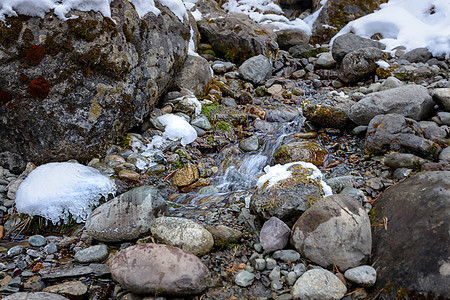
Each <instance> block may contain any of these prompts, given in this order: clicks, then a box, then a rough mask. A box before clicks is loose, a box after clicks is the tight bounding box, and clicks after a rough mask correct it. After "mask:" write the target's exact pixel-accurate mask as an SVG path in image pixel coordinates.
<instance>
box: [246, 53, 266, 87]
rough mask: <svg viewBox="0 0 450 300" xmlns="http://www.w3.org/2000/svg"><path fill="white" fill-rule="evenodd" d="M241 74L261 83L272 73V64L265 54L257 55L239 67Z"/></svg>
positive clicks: (253, 81) (248, 79) (255, 82)
mask: <svg viewBox="0 0 450 300" xmlns="http://www.w3.org/2000/svg"><path fill="white" fill-rule="evenodd" d="M239 75H240V76H241V77H242V78H243V79H244V80H247V81H250V82H251V83H253V84H259V83H260V82H261V81H263V80H264V79H268V78H270V76H271V75H272V64H271V63H270V60H269V59H268V58H267V57H266V56H264V55H261V54H260V55H257V56H254V57H251V58H249V59H247V60H246V61H244V63H243V64H242V65H241V66H240V67H239Z"/></svg>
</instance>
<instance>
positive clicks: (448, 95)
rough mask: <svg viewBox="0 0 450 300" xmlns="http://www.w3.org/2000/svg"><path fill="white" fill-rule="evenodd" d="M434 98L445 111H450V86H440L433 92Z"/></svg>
mask: <svg viewBox="0 0 450 300" xmlns="http://www.w3.org/2000/svg"><path fill="white" fill-rule="evenodd" d="M431 95H432V96H433V100H434V101H435V102H436V103H437V104H438V105H439V106H440V107H441V108H442V109H443V110H445V111H450V88H438V89H434V90H433V91H432V92H431Z"/></svg>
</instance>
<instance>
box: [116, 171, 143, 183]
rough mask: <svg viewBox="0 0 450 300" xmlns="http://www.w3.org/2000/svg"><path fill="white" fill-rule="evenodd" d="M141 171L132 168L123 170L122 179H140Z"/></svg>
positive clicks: (120, 173) (120, 174) (120, 175)
mask: <svg viewBox="0 0 450 300" xmlns="http://www.w3.org/2000/svg"><path fill="white" fill-rule="evenodd" d="M139 176H140V175H139V173H138V172H135V171H131V170H122V171H120V172H119V177H120V179H125V180H131V181H135V180H138V179H139Z"/></svg>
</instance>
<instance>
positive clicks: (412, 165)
mask: <svg viewBox="0 0 450 300" xmlns="http://www.w3.org/2000/svg"><path fill="white" fill-rule="evenodd" d="M426 162H429V161H428V160H426V159H423V158H421V157H418V156H416V155H413V154H407V153H395V152H394V153H389V154H386V155H385V156H384V165H385V166H388V167H391V168H395V169H398V168H408V169H416V170H417V169H420V167H421V166H422V165H423V164H424V163H426Z"/></svg>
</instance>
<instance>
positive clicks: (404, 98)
mask: <svg viewBox="0 0 450 300" xmlns="http://www.w3.org/2000/svg"><path fill="white" fill-rule="evenodd" d="M433 107H434V102H433V100H432V98H431V96H430V95H429V94H428V90H427V89H426V88H425V87H423V86H420V85H416V84H411V85H406V86H401V87H398V88H393V89H389V90H385V91H381V92H376V93H371V94H369V95H367V96H366V97H364V98H362V99H361V100H360V101H358V102H356V103H355V104H354V105H353V106H352V107H351V108H350V110H349V113H348V115H349V117H350V119H351V120H352V121H353V122H355V123H356V124H358V125H367V124H369V122H370V120H371V119H372V118H373V117H375V116H376V115H385V114H400V115H403V116H405V117H407V118H411V119H414V120H416V121H420V120H423V119H424V118H426V117H428V116H430V115H431V113H432V112H433Z"/></svg>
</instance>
